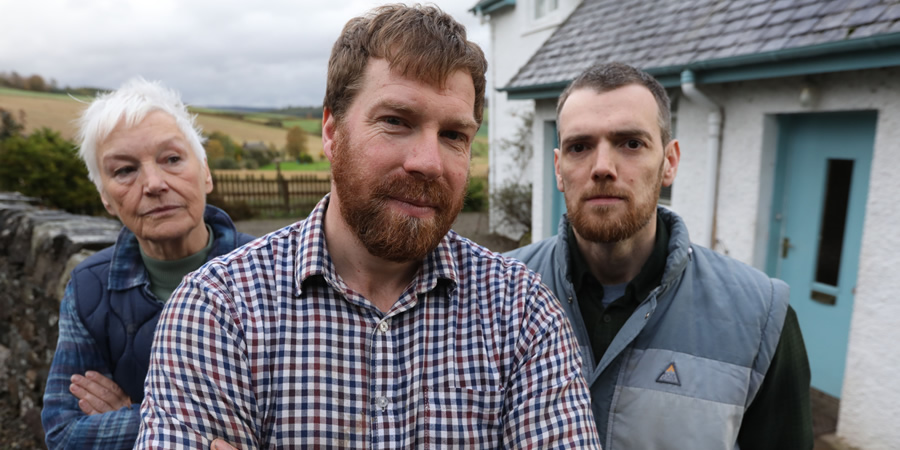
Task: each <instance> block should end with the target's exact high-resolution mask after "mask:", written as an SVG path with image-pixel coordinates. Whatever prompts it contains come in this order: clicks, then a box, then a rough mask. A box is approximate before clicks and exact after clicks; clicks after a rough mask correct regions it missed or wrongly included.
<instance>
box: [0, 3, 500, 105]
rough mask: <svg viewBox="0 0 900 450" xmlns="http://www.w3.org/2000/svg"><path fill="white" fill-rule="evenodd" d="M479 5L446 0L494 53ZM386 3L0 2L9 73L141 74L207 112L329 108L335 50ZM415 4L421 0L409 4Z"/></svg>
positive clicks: (0, 40) (100, 78)
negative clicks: (352, 22) (357, 22)
mask: <svg viewBox="0 0 900 450" xmlns="http://www.w3.org/2000/svg"><path fill="white" fill-rule="evenodd" d="M476 2H477V0H436V1H432V2H430V3H434V4H437V5H438V6H440V7H441V9H443V10H444V11H447V12H449V13H450V14H451V15H453V16H454V17H455V18H456V19H457V20H458V21H460V22H461V23H463V24H464V25H465V26H466V28H467V29H468V32H469V38H470V39H471V40H473V41H475V42H477V43H478V44H480V45H481V46H482V48H483V49H484V50H485V51H486V52H488V51H489V49H488V48H487V46H488V42H489V31H488V27H487V26H486V25H481V24H480V20H479V19H478V18H477V17H475V16H474V15H472V14H471V13H469V12H468V9H469V8H471V7H472V6H473V5H474V4H475V3H476ZM383 3H391V2H386V1H377V0H324V1H322V0H318V1H312V0H263V1H234V0H0V72H7V73H8V72H11V71H16V72H18V73H19V74H20V75H23V76H28V75H32V74H39V75H41V76H43V77H44V78H45V79H46V81H47V82H50V80H51V79H55V80H56V81H57V83H58V84H59V86H60V87H64V86H67V85H68V86H72V87H80V86H92V87H101V88H116V87H118V86H119V85H121V84H122V83H123V82H124V81H125V80H127V79H128V78H130V77H133V76H136V75H141V76H143V77H144V78H147V79H156V80H162V81H163V83H164V84H166V85H167V86H169V87H172V88H174V89H177V90H179V91H181V93H182V95H183V97H184V99H185V101H187V102H188V103H190V104H193V105H202V106H212V105H218V106H225V105H232V106H262V107H282V106H288V105H295V106H307V105H321V104H322V97H323V96H324V95H325V74H326V65H327V61H328V55H329V53H330V51H331V45H332V44H333V43H334V41H335V39H336V38H337V35H338V33H340V31H341V28H342V27H343V25H344V23H346V22H347V20H348V19H350V18H352V17H355V16H358V15H360V14H362V13H364V12H365V11H367V10H368V9H370V8H372V7H373V6H376V5H379V4H383ZM406 3H411V2H406Z"/></svg>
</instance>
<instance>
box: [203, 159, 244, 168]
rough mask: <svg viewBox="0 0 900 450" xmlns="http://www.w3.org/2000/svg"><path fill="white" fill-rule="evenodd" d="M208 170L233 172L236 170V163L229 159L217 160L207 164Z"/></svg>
mask: <svg viewBox="0 0 900 450" xmlns="http://www.w3.org/2000/svg"><path fill="white" fill-rule="evenodd" d="M209 168H210V169H213V170H215V169H223V170H234V169H238V168H239V167H238V162H237V161H235V160H233V159H231V158H219V159H214V160H212V161H210V162H209Z"/></svg>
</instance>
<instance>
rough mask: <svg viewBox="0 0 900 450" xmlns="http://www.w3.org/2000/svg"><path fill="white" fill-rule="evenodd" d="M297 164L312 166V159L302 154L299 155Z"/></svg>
mask: <svg viewBox="0 0 900 450" xmlns="http://www.w3.org/2000/svg"><path fill="white" fill-rule="evenodd" d="M297 162H298V163H300V164H312V163H313V157H312V156H310V154H309V153H303V154H301V155H300V157H299V158H297Z"/></svg>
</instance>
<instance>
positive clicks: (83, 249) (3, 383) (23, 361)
mask: <svg viewBox="0 0 900 450" xmlns="http://www.w3.org/2000/svg"><path fill="white" fill-rule="evenodd" d="M121 227H122V225H121V224H120V223H119V222H118V221H115V220H111V219H104V218H97V217H87V216H77V215H73V214H69V213H67V212H64V211H59V210H56V209H49V208H44V207H41V206H40V205H38V204H37V201H35V200H34V199H31V198H28V197H24V196H22V195H20V194H18V193H0V447H2V448H38V447H43V445H44V442H43V435H44V432H43V429H42V427H41V420H40V412H41V407H42V397H43V391H44V385H45V384H46V381H47V372H48V371H49V369H50V362H51V361H52V360H53V352H54V351H55V350H56V340H57V335H58V331H57V320H58V319H59V303H60V300H61V299H62V295H63V291H64V289H65V286H66V283H67V282H68V278H69V273H70V272H71V271H72V269H73V268H74V267H75V266H76V265H78V263H80V262H81V261H83V260H84V259H85V258H86V257H88V256H89V255H90V254H91V253H93V252H95V251H97V250H100V249H103V248H105V247H108V246H110V245H112V244H113V243H114V242H115V239H116V236H117V235H118V232H119V230H120V229H121Z"/></svg>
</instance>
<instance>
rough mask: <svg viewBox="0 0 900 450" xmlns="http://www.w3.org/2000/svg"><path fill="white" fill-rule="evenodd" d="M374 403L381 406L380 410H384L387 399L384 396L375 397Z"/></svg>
mask: <svg viewBox="0 0 900 450" xmlns="http://www.w3.org/2000/svg"><path fill="white" fill-rule="evenodd" d="M375 404H376V405H378V407H379V408H381V410H382V411H384V410H385V408H387V405H388V399H387V398H385V397H378V398H376V399H375Z"/></svg>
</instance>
